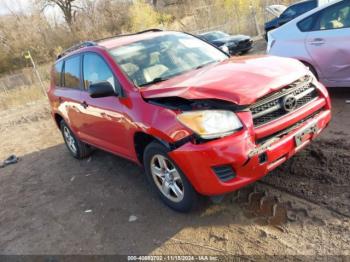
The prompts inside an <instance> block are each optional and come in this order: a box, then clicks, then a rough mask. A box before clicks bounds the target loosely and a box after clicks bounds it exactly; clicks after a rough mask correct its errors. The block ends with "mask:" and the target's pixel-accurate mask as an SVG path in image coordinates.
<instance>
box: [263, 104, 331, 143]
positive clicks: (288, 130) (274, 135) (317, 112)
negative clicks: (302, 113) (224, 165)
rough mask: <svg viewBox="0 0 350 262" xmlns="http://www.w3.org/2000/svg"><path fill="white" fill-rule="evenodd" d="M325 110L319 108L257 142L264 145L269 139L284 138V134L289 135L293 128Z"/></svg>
mask: <svg viewBox="0 0 350 262" xmlns="http://www.w3.org/2000/svg"><path fill="white" fill-rule="evenodd" d="M323 110H324V108H321V109H319V110H317V111H316V112H314V113H312V114H311V115H309V116H307V117H305V118H304V119H302V120H300V121H298V122H296V123H295V124H293V125H291V126H289V127H287V128H285V129H283V130H280V131H278V132H276V133H274V134H272V135H269V136H267V137H264V138H262V139H259V140H257V141H256V144H257V145H262V144H264V143H266V142H267V141H269V140H271V139H274V138H282V137H283V136H284V135H287V134H289V133H290V132H292V131H293V130H295V129H296V128H298V127H299V126H300V125H301V124H303V123H304V122H306V121H308V120H310V119H311V118H314V117H316V116H317V115H318V114H320V113H321V112H322V111H323Z"/></svg>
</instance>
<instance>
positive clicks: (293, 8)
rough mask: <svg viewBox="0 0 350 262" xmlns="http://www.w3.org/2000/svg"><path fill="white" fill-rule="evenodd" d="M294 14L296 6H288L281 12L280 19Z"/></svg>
mask: <svg viewBox="0 0 350 262" xmlns="http://www.w3.org/2000/svg"><path fill="white" fill-rule="evenodd" d="M296 14H297V7H296V6H291V7H288V8H287V9H286V11H284V12H283V13H282V14H281V18H282V19H288V18H292V17H294V16H296Z"/></svg>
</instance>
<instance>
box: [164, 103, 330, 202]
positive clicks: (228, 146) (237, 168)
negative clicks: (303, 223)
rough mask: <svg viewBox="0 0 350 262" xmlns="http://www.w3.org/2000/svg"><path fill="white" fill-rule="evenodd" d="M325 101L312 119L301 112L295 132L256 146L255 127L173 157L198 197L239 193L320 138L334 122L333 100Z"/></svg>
mask: <svg viewBox="0 0 350 262" xmlns="http://www.w3.org/2000/svg"><path fill="white" fill-rule="evenodd" d="M322 101H323V103H322V106H323V107H322V109H315V108H313V107H311V109H314V110H315V112H314V113H312V115H310V113H308V111H310V108H304V109H301V110H299V111H300V112H299V115H298V117H299V118H304V120H303V121H300V120H297V121H298V122H296V123H293V125H291V126H292V127H293V128H290V129H288V130H287V131H286V132H284V133H283V134H282V133H280V134H277V135H275V136H272V137H270V138H269V139H268V140H266V141H264V142H262V143H257V142H256V137H255V135H254V130H253V127H252V126H250V127H249V126H248V127H247V128H246V129H244V130H241V131H239V132H238V133H236V134H234V135H232V136H228V137H225V138H222V139H218V140H215V141H210V142H207V143H204V144H193V143H191V142H188V143H186V144H185V145H183V146H181V147H179V148H177V149H176V150H174V151H172V152H170V153H169V155H170V157H171V158H172V159H173V160H174V161H175V162H176V164H177V165H178V166H179V167H180V168H181V170H182V171H183V172H184V173H185V174H186V176H187V178H188V179H189V180H190V182H191V183H192V185H193V186H194V188H195V189H196V190H197V192H198V193H200V194H203V195H209V196H213V195H220V194H224V193H228V192H231V191H234V190H237V189H239V188H241V187H243V186H246V185H248V184H250V183H252V182H254V181H256V180H258V179H260V178H261V177H263V176H265V175H266V174H267V173H269V172H270V171H272V170H273V169H275V168H276V167H277V166H279V165H281V164H282V163H283V162H285V161H286V160H287V159H289V158H290V157H292V156H293V155H294V154H295V153H297V152H298V151H299V150H300V149H302V148H303V147H305V146H306V145H307V144H309V143H310V141H311V140H312V139H314V138H315V137H317V136H318V135H319V134H320V132H321V131H322V130H323V129H324V128H325V127H326V126H327V125H328V123H329V122H330V119H331V110H330V104H329V100H326V99H324V98H323V99H322ZM319 104H320V102H319ZM320 106H321V104H320ZM303 110H304V111H303ZM307 114H308V117H307V118H305V115H307ZM310 116H311V117H310ZM240 117H241V118H246V119H248V118H249V113H246V112H243V113H241V115H240ZM298 117H296V118H295V119H297V118H298Z"/></svg>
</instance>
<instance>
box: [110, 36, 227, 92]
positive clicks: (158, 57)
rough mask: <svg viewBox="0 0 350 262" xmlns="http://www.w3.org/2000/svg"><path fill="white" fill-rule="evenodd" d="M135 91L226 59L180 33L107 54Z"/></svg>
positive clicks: (219, 52) (213, 48) (116, 49)
mask: <svg viewBox="0 0 350 262" xmlns="http://www.w3.org/2000/svg"><path fill="white" fill-rule="evenodd" d="M110 53H111V55H112V56H113V58H114V59H115V61H116V62H117V63H118V65H119V66H120V67H121V69H122V70H123V71H124V73H125V74H126V75H127V76H128V77H129V79H130V80H131V81H132V82H133V83H134V84H135V85H136V86H138V87H142V86H146V85H149V84H152V83H156V82H160V81H164V80H167V79H169V78H171V77H174V76H177V75H181V74H183V73H185V72H188V71H191V70H194V69H198V68H201V67H203V66H206V65H209V64H212V63H215V62H220V61H223V60H225V59H227V58H228V56H227V55H225V54H224V53H223V52H221V51H219V50H218V49H216V48H215V47H213V46H211V45H209V44H207V43H206V42H204V41H202V40H199V39H197V38H195V37H193V36H190V35H187V34H184V33H169V34H165V35H162V36H158V37H155V38H152V39H146V40H142V41H139V42H135V43H132V44H128V45H125V46H121V47H118V48H115V49H112V50H110Z"/></svg>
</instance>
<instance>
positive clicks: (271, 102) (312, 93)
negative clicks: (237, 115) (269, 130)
mask: <svg viewBox="0 0 350 262" xmlns="http://www.w3.org/2000/svg"><path fill="white" fill-rule="evenodd" d="M317 97H318V92H317V90H316V88H315V86H314V85H313V84H312V78H311V77H310V76H305V77H303V78H301V79H299V80H298V81H296V82H294V83H292V84H291V85H289V86H288V87H286V88H283V89H282V90H281V91H278V92H275V93H273V94H269V95H267V96H264V97H263V98H262V99H260V100H259V101H258V102H257V103H255V104H254V105H253V106H251V107H250V111H251V112H252V115H253V122H254V126H255V127H258V126H261V125H264V124H267V123H269V122H271V121H273V120H275V119H278V118H280V117H283V116H285V115H287V114H289V113H292V112H293V111H295V110H296V109H298V108H300V107H302V106H304V105H306V104H307V103H309V102H311V101H312V100H314V99H316V98H317Z"/></svg>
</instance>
